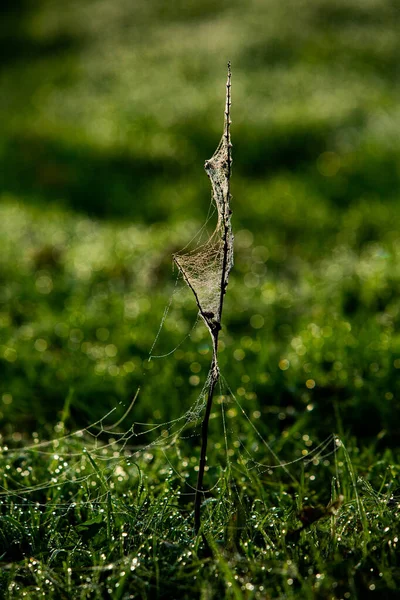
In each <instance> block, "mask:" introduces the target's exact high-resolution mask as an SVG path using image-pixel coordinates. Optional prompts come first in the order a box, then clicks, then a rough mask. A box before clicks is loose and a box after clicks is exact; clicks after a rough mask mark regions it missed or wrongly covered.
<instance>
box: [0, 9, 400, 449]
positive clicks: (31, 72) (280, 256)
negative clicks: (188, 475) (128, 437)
mask: <svg viewBox="0 0 400 600" xmlns="http://www.w3.org/2000/svg"><path fill="white" fill-rule="evenodd" d="M399 28H400V7H399V5H398V2H396V1H395V0H335V1H334V0H280V1H278V0H269V1H267V0H248V1H246V2H239V1H238V0H230V1H229V2H228V1H227V0H220V1H219V2H212V1H210V0H203V1H202V2H199V1H198V0H185V1H176V2H165V1H164V0H134V1H132V0H131V1H129V0H113V1H110V0H80V1H79V2H77V1H72V0H66V1H65V2H63V3H60V2H55V1H50V0H40V1H39V0H35V1H34V0H5V1H4V2H3V5H2V18H1V22H0V114H1V123H2V126H1V129H0V155H1V159H0V160H1V170H0V193H1V196H0V200H1V204H0V213H1V215H0V217H1V218H0V278H1V286H0V386H1V390H0V416H1V425H0V427H1V431H2V432H3V433H4V434H5V435H12V436H14V438H15V439H20V437H21V436H22V437H25V436H30V435H31V432H32V431H34V430H41V431H42V430H47V431H48V432H52V431H53V428H54V427H60V426H59V422H60V420H62V422H63V423H64V424H65V427H66V428H67V429H71V428H73V427H76V426H86V425H88V424H89V423H91V422H93V421H94V420H96V419H98V418H101V417H102V416H104V415H105V414H106V413H107V412H108V411H109V410H110V409H112V408H114V407H116V409H117V410H116V411H115V413H114V415H113V420H115V419H114V417H115V418H117V416H119V415H120V414H122V413H123V412H124V410H125V409H126V407H127V406H128V405H129V403H130V401H131V399H132V397H133V396H134V394H135V393H136V390H137V388H138V386H139V385H140V386H141V392H140V395H139V398H138V401H137V405H136V407H135V409H134V412H133V414H132V416H131V419H133V420H135V421H152V420H154V419H158V420H166V419H168V418H170V417H171V416H179V415H181V414H182V413H183V412H184V411H185V410H186V409H187V408H188V407H189V406H190V405H191V404H192V402H193V401H194V400H195V398H196V397H197V395H198V394H199V392H200V390H201V386H202V383H203V382H204V381H205V378H206V375H207V369H208V365H209V362H210V344H209V340H208V334H207V332H206V331H205V328H204V327H203V326H202V324H198V325H197V326H196V327H195V329H194V331H193V333H192V334H191V336H190V337H189V338H187V339H186V340H185V341H184V342H183V343H182V345H181V346H180V347H179V348H178V349H177V350H176V351H175V352H174V353H172V354H171V355H170V356H169V357H167V358H164V359H162V360H153V361H152V362H150V363H149V362H148V354H149V350H150V348H151V346H152V342H153V340H154V337H155V335H156V333H157V331H158V328H159V324H160V321H161V318H162V315H163V312H164V308H165V306H166V305H167V304H168V302H169V298H170V296H171V294H172V293H173V290H174V286H175V280H176V274H174V273H173V272H172V266H171V265H172V261H171V255H172V254H173V252H175V251H177V250H179V249H180V248H182V247H183V246H185V245H186V243H187V242H188V241H189V240H190V239H191V237H192V235H193V234H194V233H195V232H196V231H197V230H198V229H199V228H200V227H201V225H202V223H203V222H204V220H205V218H206V215H207V210H208V207H209V201H210V190H209V181H208V178H207V177H206V175H205V174H204V172H203V163H204V160H205V159H207V158H209V157H210V156H211V155H212V153H213V151H214V149H215V148H216V145H217V143H218V141H219V137H220V135H221V132H222V122H223V107H224V94H225V87H224V86H225V78H226V63H227V61H228V60H231V62H232V70H233V80H232V83H233V91H232V94H233V106H232V120H233V124H232V137H233V144H234V170H233V179H232V192H233V202H232V208H233V211H234V215H233V227H234V231H235V234H236V242H235V252H236V255H235V269H234V271H233V272H232V275H231V280H230V286H229V288H228V294H227V296H226V305H225V313H224V321H225V322H224V332H223V338H222V344H221V366H222V372H223V374H224V376H225V377H226V379H227V380H228V382H229V385H230V386H231V387H232V388H233V390H234V391H235V392H236V394H237V395H238V397H239V399H240V400H241V402H242V403H243V406H244V407H245V408H246V411H247V412H248V413H249V415H252V416H253V417H254V419H257V421H258V423H257V425H258V426H259V428H260V429H261V430H262V431H263V432H264V433H265V434H266V435H267V436H272V437H273V436H276V435H278V434H280V433H284V435H285V436H286V435H288V434H290V433H293V432H295V431H298V430H301V431H311V430H313V431H314V432H316V434H317V436H319V437H321V438H322V437H323V436H324V435H325V434H326V433H330V432H332V431H339V432H342V433H343V432H344V433H350V434H352V435H356V436H357V437H358V439H359V440H360V443H362V440H363V439H365V440H368V442H370V441H371V440H376V444H377V446H378V447H380V446H382V447H386V446H387V445H393V444H396V443H398V442H399V439H400V410H399V397H400V396H399V395H400V384H399V377H398V374H399V369H400V335H399V333H398V325H399V320H400V294H399V292H400V260H399V259H400V243H399V232H400V203H399V195H400V143H399V139H400V108H399V107H400V103H399V91H400V89H399V81H400V78H399V74H400V73H399V71H400V66H399V65H400V63H399V55H400V38H399V34H398V32H399ZM195 318H196V307H195V304H194V301H193V298H192V297H191V296H190V294H189V293H188V292H187V291H186V290H185V289H184V286H183V285H181V283H179V284H178V288H177V291H176V293H175V294H174V296H173V299H172V304H171V309H170V312H169V316H168V318H167V320H166V322H165V324H164V328H163V330H162V332H161V335H160V338H159V340H158V342H157V345H156V347H155V348H154V352H153V353H154V354H163V353H168V352H170V351H171V350H172V349H173V348H174V347H175V346H176V345H177V344H179V343H180V342H181V341H182V340H183V339H184V338H185V336H186V335H187V333H188V332H189V331H190V330H191V327H192V326H193V323H194V321H195ZM231 416H232V418H233V417H234V416H235V414H234V411H233V412H232V415H231Z"/></svg>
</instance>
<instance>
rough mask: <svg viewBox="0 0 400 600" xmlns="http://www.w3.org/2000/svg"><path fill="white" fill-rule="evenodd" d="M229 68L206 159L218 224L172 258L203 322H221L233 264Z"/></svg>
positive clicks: (205, 166)
mask: <svg viewBox="0 0 400 600" xmlns="http://www.w3.org/2000/svg"><path fill="white" fill-rule="evenodd" d="M230 90H231V71H230V65H228V80H227V84H226V103H225V116H224V131H223V134H222V137H221V140H220V142H219V144H218V147H217V149H216V151H215V152H214V154H213V156H212V157H211V158H210V159H209V160H206V162H205V164H204V168H205V171H206V173H207V175H208V177H209V178H210V181H211V188H212V192H211V194H212V201H213V203H214V204H215V207H216V210H217V215H218V218H217V224H216V228H215V230H214V232H213V234H212V235H211V236H210V238H209V239H208V240H207V242H206V243H205V244H203V245H201V246H200V247H197V248H196V249H194V250H192V251H189V252H186V253H177V254H175V255H174V261H175V263H176V265H177V266H178V268H179V270H180V272H181V273H182V275H183V278H184V279H185V281H186V283H187V284H188V286H189V287H190V289H191V290H192V292H193V294H194V296H195V298H196V302H197V305H198V308H199V311H200V314H201V316H202V317H203V319H204V320H205V322H206V324H208V325H210V324H211V323H213V322H216V323H220V322H221V313H222V301H223V295H224V293H225V290H226V287H227V285H228V279H229V273H230V271H231V269H232V266H233V234H232V226H231V214H232V213H231V209H230V186H229V180H230V176H231V166H232V144H231V137H230V124H231V120H230V107H231V92H230Z"/></svg>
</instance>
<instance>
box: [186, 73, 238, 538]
mask: <svg viewBox="0 0 400 600" xmlns="http://www.w3.org/2000/svg"><path fill="white" fill-rule="evenodd" d="M230 108H231V65H230V63H228V79H227V82H226V104H225V119H224V134H223V135H224V138H225V142H226V144H227V149H228V150H227V157H226V158H227V161H226V162H227V164H226V170H227V172H226V178H227V196H226V198H225V203H224V212H223V214H222V222H223V227H224V229H223V259H222V269H221V280H220V298H219V311H218V316H217V318H216V319H212V318H211V319H210V317H209V316H208V315H206V314H205V313H204V311H203V310H202V308H201V305H200V302H199V301H198V298H197V294H196V292H195V290H193V293H194V295H195V298H196V302H197V305H198V307H199V309H200V314H201V316H202V318H203V320H204V322H205V324H206V325H207V327H208V329H209V331H210V334H211V338H212V341H213V356H212V361H211V366H210V385H209V388H208V395H207V403H206V409H205V413H204V418H203V422H202V425H201V450H200V460H199V472H198V476H197V486H196V495H195V500H194V528H195V532H196V534H197V533H198V532H199V530H200V526H201V511H200V505H201V498H202V495H203V479H204V471H205V467H206V462H207V444H208V424H209V420H210V414H211V408H212V403H213V396H214V390H215V386H216V384H217V382H218V379H219V367H218V336H219V332H220V330H221V318H222V308H223V303H224V297H225V292H226V287H227V283H228V275H229V269H228V254H229V251H230V248H229V243H230V241H229V236H230V235H231V230H230V209H229V201H230V177H231V168H232V166H231V165H232V155H231V148H232V146H231V141H230V125H231V121H230ZM189 285H190V284H189ZM190 287H192V286H190ZM192 289H193V288H192Z"/></svg>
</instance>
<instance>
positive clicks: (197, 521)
mask: <svg viewBox="0 0 400 600" xmlns="http://www.w3.org/2000/svg"><path fill="white" fill-rule="evenodd" d="M217 345H218V333H217V334H216V338H215V346H214V353H213V359H212V363H211V367H210V386H209V388H208V396H207V404H206V410H205V413H204V418H203V422H202V424H201V451H200V460H199V472H198V475H197V485H196V495H195V499H194V529H195V532H196V533H198V532H199V529H200V525H201V515H200V504H201V497H202V494H203V478H204V470H205V467H206V462H207V442H208V422H209V420H210V414H211V407H212V402H213V396H214V389H215V386H216V384H217V381H218V379H219V369H218V361H217V355H216V352H215V348H216V347H217Z"/></svg>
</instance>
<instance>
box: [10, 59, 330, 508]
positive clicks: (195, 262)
mask: <svg viewBox="0 0 400 600" xmlns="http://www.w3.org/2000/svg"><path fill="white" fill-rule="evenodd" d="M230 88H231V73H230V68H229V69H228V80H227V86H226V104H225V117H224V130H223V135H222V138H221V140H220V142H219V145H218V147H217V149H216V151H215V153H214V154H213V156H212V157H211V159H210V160H208V161H206V162H205V170H206V173H207V175H208V177H209V178H210V181H211V186H212V198H211V199H212V203H213V205H214V206H215V208H216V211H217V223H216V227H215V230H214V231H213V233H212V234H211V235H210V237H209V238H208V240H207V241H206V242H205V243H202V244H201V245H198V246H197V247H195V248H194V249H193V250H190V251H188V252H185V251H181V252H179V253H177V254H175V255H174V262H175V264H176V265H177V267H178V269H179V271H180V273H181V274H182V276H183V278H184V280H185V281H186V283H187V284H188V286H189V287H190V289H191V290H192V292H193V294H194V296H195V299H196V303H197V306H198V309H199V314H200V316H201V317H202V319H203V321H204V322H205V324H206V325H207V327H208V329H209V331H210V333H211V336H212V338H213V341H214V358H215V363H214V364H215V365H216V364H217V363H216V360H217V356H216V355H217V343H216V340H217V338H218V331H219V329H220V323H221V313H222V305H223V297H224V294H225V291H226V287H227V284H228V278H229V273H230V270H231V268H232V266H233V234H232V228H231V210H230V199H231V196H230V184H229V181H230V175H231V165H232V156H231V138H230V106H231V95H230ZM202 229H203V228H202ZM195 239H196V238H195ZM175 293H176V285H175V290H174V294H175ZM171 302H172V299H171V300H170V302H169V304H168V306H167V308H166V310H165V311H164V316H163V320H162V323H163V322H164V320H165V318H166V314H167V312H168V310H169V307H170V305H171ZM162 323H161V325H160V329H159V331H158V333H157V337H156V340H155V342H154V344H153V346H152V348H151V350H150V358H151V357H152V356H151V353H152V350H153V348H154V345H155V343H156V341H157V338H158V336H159V334H160V331H161V327H162ZM196 324H197V321H196V323H195V325H194V327H196ZM194 327H193V329H192V331H193V330H194ZM190 333H191V332H190ZM190 333H189V334H188V335H187V336H186V337H185V340H186V339H187V337H190ZM175 349H176V348H175ZM175 349H174V350H175ZM174 350H172V351H171V352H169V353H168V354H165V355H164V356H168V355H169V354H172V352H174ZM160 358H161V357H160ZM218 375H219V371H217V370H214V371H213V369H212V368H211V369H210V371H209V373H208V376H207V378H206V381H205V382H204V385H203V388H202V390H201V392H200V394H199V395H198V397H197V399H196V400H195V401H194V403H193V404H192V406H191V407H190V408H189V409H188V410H187V411H186V412H184V413H183V414H182V415H181V416H180V417H178V418H176V419H173V420H170V421H167V422H161V423H139V422H134V423H133V424H131V425H129V426H127V424H126V423H127V421H128V420H130V418H131V415H132V411H133V409H134V404H135V400H136V398H137V396H138V394H136V396H135V398H134V399H133V401H132V402H131V403H130V405H129V406H128V407H127V410H126V411H125V414H124V415H123V416H122V417H121V418H120V419H119V420H118V421H117V422H116V423H114V424H113V425H111V426H110V425H109V424H108V422H109V420H110V418H111V417H112V413H113V412H114V410H115V409H114V410H113V411H111V413H108V414H107V415H105V416H104V417H103V418H102V419H101V420H100V421H97V422H96V423H93V424H92V425H90V426H88V427H87V428H85V429H82V430H79V431H76V432H73V433H71V434H68V435H63V432H64V426H63V424H59V425H60V427H59V430H58V431H59V435H58V436H57V437H56V438H55V439H53V440H50V441H46V442H40V441H39V439H38V438H36V439H34V443H33V444H32V445H30V446H24V447H21V446H20V445H19V444H16V446H17V447H15V445H14V448H12V447H11V448H10V447H9V445H8V444H7V442H6V440H2V446H1V447H0V454H1V455H2V458H3V468H0V505H1V504H4V503H7V502H8V503H10V502H12V503H13V505H15V504H16V503H17V504H18V503H19V504H20V505H21V506H25V507H26V506H28V505H29V504H30V503H31V505H32V506H34V507H35V510H40V509H41V507H42V506H46V507H47V508H48V507H49V504H51V505H52V506H53V507H54V509H56V508H58V509H59V510H61V511H62V510H65V509H66V508H67V507H68V506H70V505H71V503H74V502H75V503H76V502H78V501H79V502H80V503H81V504H82V493H81V490H82V486H86V488H87V494H86V496H85V497H86V498H87V500H86V501H85V502H87V503H88V505H90V506H91V507H92V505H93V501H94V499H95V502H96V506H102V505H107V503H109V501H110V500H109V498H110V493H111V491H112V490H113V489H114V488H115V486H119V484H120V483H121V484H122V483H124V480H125V483H126V485H127V486H128V487H129V479H130V478H131V477H132V475H133V473H134V472H135V469H137V471H139V475H140V468H139V467H138V466H137V464H136V462H135V461H139V459H140V461H141V464H145V463H146V461H151V460H152V459H153V455H154V454H155V452H156V451H157V450H160V451H161V452H162V453H163V454H164V457H165V459H166V460H165V461H164V463H165V464H167V465H168V464H169V465H170V468H167V469H166V470H165V473H167V472H168V473H171V472H174V473H175V475H176V476H177V477H178V478H181V479H182V480H183V481H184V483H185V486H186V489H191V490H192V491H191V492H190V493H191V494H192V493H193V491H195V492H197V491H198V490H197V488H196V487H194V486H193V485H191V483H190V481H191V480H192V476H191V475H190V473H188V474H183V472H182V470H181V469H180V468H176V467H174V466H173V465H172V463H171V462H170V458H169V456H168V454H169V452H170V450H171V449H173V448H175V450H176V452H177V453H178V452H179V449H178V444H177V443H176V442H177V441H178V440H185V439H187V438H200V427H199V424H200V420H201V416H202V414H203V411H204V408H205V406H206V402H207V394H208V392H209V389H210V386H211V385H212V386H214V385H215V384H216V382H217V379H218ZM216 405H217V406H219V407H220V409H221V423H222V436H223V441H224V444H223V446H224V450H225V468H228V469H229V468H230V465H231V462H232V456H233V452H234V453H235V456H236V460H237V463H238V464H239V463H240V465H241V466H242V467H243V468H245V469H246V472H247V473H248V474H249V473H250V471H251V470H253V469H257V471H258V473H259V474H264V473H266V474H271V473H272V472H273V470H274V469H277V468H280V469H284V470H285V471H286V472H287V473H289V471H288V468H289V467H290V466H291V465H293V464H294V463H297V462H299V461H302V463H303V464H304V465H317V464H319V463H320V462H321V460H326V458H327V457H328V456H329V455H330V454H332V453H335V452H336V450H337V448H338V447H340V445H341V443H340V441H339V440H338V438H337V437H336V436H329V438H328V439H327V440H325V441H324V442H322V443H321V444H319V445H316V446H315V447H314V448H313V449H310V450H307V452H306V455H301V456H298V457H296V458H294V459H293V460H290V461H289V462H283V461H281V460H280V459H279V457H278V455H277V453H276V452H275V451H274V449H273V447H272V445H271V444H270V443H268V442H267V440H266V439H265V438H264V437H263V436H262V435H261V434H260V432H259V431H258V429H257V428H256V426H255V425H254V422H253V421H252V419H251V418H250V417H249V416H248V415H247V413H246V411H245V410H244V408H243V407H242V405H241V404H240V402H239V400H238V398H237V397H236V396H235V394H234V393H233V391H232V390H231V388H230V387H229V385H228V383H227V381H226V380H225V378H224V377H223V376H222V374H221V378H220V380H219V397H218V398H217V402H216ZM232 405H235V406H236V407H237V409H238V414H239V415H242V416H244V422H245V423H247V430H248V431H250V430H252V432H253V439H254V434H255V437H256V439H258V440H259V446H260V447H261V451H260V452H261V453H262V454H263V456H264V458H263V459H262V460H259V461H257V460H256V455H257V452H258V448H254V447H253V448H252V450H249V449H248V448H247V447H245V445H244V444H243V437H240V434H239V432H238V428H237V427H236V425H235V427H233V425H232V426H231V425H230V423H229V417H230V415H229V413H232V410H230V408H231V406H232ZM227 415H228V416H227ZM215 416H217V413H215ZM123 427H125V429H123ZM10 445H11V444H10ZM253 446H254V444H253ZM233 448H235V450H234V451H233V450H232V449H233ZM265 450H266V451H267V452H265ZM38 457H39V458H40V457H43V459H45V458H47V461H48V467H47V469H42V470H41V472H40V475H39V474H38V471H36V472H35V466H34V465H35V464H37V458H38ZM193 458H195V457H193ZM35 460H36V463H35ZM193 468H194V469H195V465H194V464H193ZM289 474H290V476H291V477H292V478H293V475H292V474H291V473H289ZM136 475H137V472H136ZM210 485H212V487H211V488H210V489H213V488H214V487H216V486H217V485H218V481H217V482H216V483H215V482H214V483H213V482H212V481H211V482H210ZM201 491H202V492H204V493H206V492H207V491H210V490H206V489H204V488H201ZM29 497H31V501H30V500H29Z"/></svg>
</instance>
